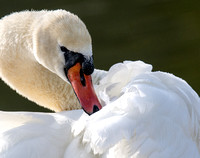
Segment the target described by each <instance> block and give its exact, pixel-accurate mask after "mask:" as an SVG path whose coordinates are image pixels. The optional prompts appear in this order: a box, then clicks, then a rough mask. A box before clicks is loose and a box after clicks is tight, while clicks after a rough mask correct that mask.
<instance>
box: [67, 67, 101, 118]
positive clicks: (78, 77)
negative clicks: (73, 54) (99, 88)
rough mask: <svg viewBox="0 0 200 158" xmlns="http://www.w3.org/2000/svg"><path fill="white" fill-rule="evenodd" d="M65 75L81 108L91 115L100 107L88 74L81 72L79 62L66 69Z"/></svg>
mask: <svg viewBox="0 0 200 158" xmlns="http://www.w3.org/2000/svg"><path fill="white" fill-rule="evenodd" d="M67 77H68V79H69V81H70V82H71V85H72V87H73V89H74V92H75V94H76V96H77V98H78V100H79V102H80V104H81V105H82V108H83V110H84V111H85V112H86V113H87V114H89V115H91V114H93V113H95V112H97V111H99V110H100V109H101V108H102V106H101V104H100V102H99V100H98V98H97V96H96V94H95V91H94V88H93V85H92V78H91V76H90V75H85V74H84V73H83V71H82V67H81V64H80V63H77V64H75V65H74V66H73V67H71V68H70V69H69V70H68V72H67Z"/></svg>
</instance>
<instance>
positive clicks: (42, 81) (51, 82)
mask: <svg viewBox="0 0 200 158" xmlns="http://www.w3.org/2000/svg"><path fill="white" fill-rule="evenodd" d="M41 14H42V15H41ZM63 14H64V15H66V14H67V17H65V16H64V15H63ZM22 17H23V19H21V18H22ZM30 17H31V18H30ZM35 17H36V19H37V20H36V21H37V22H35V23H34V21H35V20H34V19H35ZM59 17H62V18H63V19H66V21H68V22H67V24H68V25H66V26H65V25H64V26H65V27H64V26H63V27H60V24H59V22H60V20H61V19H62V18H61V19H60V18H59ZM57 18H58V19H59V20H56V19H57ZM30 19H31V20H30ZM69 19H71V20H69ZM49 20H50V21H49ZM51 20H53V21H51ZM74 20H75V21H74ZM4 21H5V22H4ZM19 21H21V22H19ZM24 21H26V22H27V23H25V24H24ZM61 21H62V20H61ZM77 21H78V22H77ZM43 22H45V23H43ZM55 22H56V23H55ZM33 23H34V24H33ZM14 24H15V25H14ZM57 24H58V26H59V27H58V28H57ZM16 25H18V27H17V28H18V29H21V30H16ZM37 25H39V26H40V27H41V26H42V27H41V28H42V32H40V31H39V36H40V40H37V41H36V43H34V42H33V44H32V41H34V39H36V37H34V39H30V38H31V37H32V34H31V33H32V32H34V31H33V30H34V29H35V28H37V27H36V26H37ZM43 25H44V26H43ZM46 25H47V26H51V27H52V28H51V27H47V26H46ZM77 25H78V26H77ZM30 26H31V29H29V32H28V33H27V32H26V31H27V30H24V27H25V28H30ZM72 26H73V27H72ZM76 26H77V27H76ZM79 27H80V28H79ZM0 28H5V29H4V30H3V29H0V34H1V37H2V39H3V41H1V42H0V53H1V54H0V74H1V76H2V79H3V80H4V81H5V82H6V83H8V84H9V85H10V86H11V87H12V88H13V89H16V90H17V91H18V92H19V93H20V94H22V95H25V96H27V97H28V98H29V99H31V100H33V101H35V102H37V103H38V104H40V105H42V106H45V107H48V108H50V109H52V110H55V111H62V110H64V109H72V108H78V107H79V106H78V105H77V106H75V107H74V106H72V105H73V103H71V102H74V103H77V101H76V97H74V95H73V93H72V90H71V88H70V86H69V84H67V83H66V82H65V81H67V80H66V77H65V74H64V73H63V72H62V71H63V67H64V66H63V65H64V64H63V60H64V57H63V56H64V55H63V54H62V52H61V51H60V47H59V46H58V44H59V45H66V46H68V47H67V48H68V49H70V50H73V51H74V52H81V53H82V54H84V53H86V52H88V51H85V50H90V49H91V48H86V47H87V46H88V45H89V46H88V47H91V43H90V42H91V41H90V38H89V42H88V43H87V42H86V43H85V42H84V41H87V40H82V39H85V37H84V36H87V37H89V33H88V32H87V31H86V28H85V25H84V24H83V23H82V22H81V21H80V20H78V18H77V17H76V16H74V15H72V14H70V13H68V12H65V11H61V10H58V11H51V12H48V11H41V12H21V13H14V14H12V15H10V16H8V17H6V18H4V19H2V20H1V21H0ZM9 28H12V29H9ZM81 28H82V29H83V30H82V29H81ZM32 29H33V30H32ZM54 29H55V30H56V31H55V30H54ZM7 30H8V31H7ZM23 30H24V32H23ZM18 31H20V32H21V33H20V34H19V32H18ZM49 31H51V32H49ZM54 31H55V32H54ZM65 31H66V32H65ZM52 32H53V33H52ZM83 32H84V33H83ZM50 33H52V34H50ZM65 33H67V34H65ZM44 34H45V35H44ZM74 34H75V35H74ZM34 35H35V34H34ZM48 36H50V37H48ZM59 36H65V37H71V38H73V40H69V41H66V43H65V44H63V43H62V42H61V41H62V40H61V39H65V38H64V37H63V38H59ZM79 36H80V38H82V39H80V38H78V39H77V37H79ZM8 37H9V38H8ZM43 38H44V39H43ZM54 38H59V39H60V40H58V42H55V39H54ZM79 40H80V41H79ZM64 41H65V40H64ZM71 41H73V42H72V43H71V45H70V44H69V45H68V42H71ZM78 41H79V42H78ZM77 42H78V44H77ZM82 42H83V43H82ZM55 43H56V48H54V47H55ZM35 44H36V46H37V47H38V48H41V49H39V50H48V51H49V52H51V53H54V55H53V56H56V58H53V57H52V56H51V55H49V54H44V56H42V55H41V56H40V55H39V56H37V55H35V54H37V53H34V55H32V54H28V53H31V52H32V51H33V52H37V49H36V48H34V45H35ZM24 48H25V50H26V51H27V52H23V51H24ZM32 48H33V49H32ZM55 49H56V50H55ZM61 49H64V50H65V48H63V47H62V48H61ZM19 50H22V52H23V53H26V55H24V54H23V55H22V54H19V52H18V51H19ZM53 50H54V52H53ZM5 52H6V53H5ZM42 52H43V51H42ZM56 53H58V54H60V55H56ZM84 55H85V54H84ZM86 55H88V54H87V53H86ZM89 56H91V54H89ZM62 58H63V59H62ZM38 62H39V63H40V64H41V65H43V66H41V65H40V64H39V63H38ZM61 63H62V64H61ZM73 65H74V64H73ZM89 65H90V64H89ZM83 67H84V66H83ZM72 68H73V67H72ZM49 70H50V71H49ZM69 70H70V69H69ZM151 70H152V66H151V65H148V64H145V63H143V62H141V61H136V62H131V61H125V62H123V63H119V64H116V65H114V66H112V67H111V68H110V70H109V71H108V72H105V71H100V70H95V71H94V73H93V82H94V86H95V89H96V92H97V95H98V97H99V99H100V101H101V103H102V105H106V106H105V107H104V108H103V109H101V110H100V111H98V112H96V113H94V114H93V115H91V116H88V115H87V114H85V113H84V112H82V110H73V111H65V112H59V113H53V114H46V113H24V112H13V113H12V112H1V113H0V157H3V158H14V157H20V158H27V157H33V158H37V157H38V158H39V157H48V158H55V157H58V158H62V157H65V158H68V157H70V158H71V157H86V158H89V157H110V158H112V157H119V158H123V157H126V158H129V157H133V158H149V157H150V158H160V157H162V158H169V157H172V158H179V157H181V158H188V157H192V158H199V157H200V145H199V142H200V140H199V138H200V129H199V125H200V124H199V123H200V110H199V106H200V99H199V96H198V95H197V94H196V93H195V92H194V91H193V90H192V88H191V87H190V86H189V85H188V84H187V83H186V82H185V81H183V80H182V79H180V78H177V77H175V76H173V75H172V74H168V73H164V72H152V71H151ZM52 72H53V73H52ZM86 73H87V72H86ZM58 76H59V77H60V78H62V79H60V78H59V77H58ZM84 77H85V78H86V77H87V76H86V75H84ZM83 79H84V78H83ZM77 84H78V83H77ZM74 87H76V85H74ZM32 93H33V94H32ZM76 93H77V91H76ZM69 95H70V97H69ZM72 96H73V97H72ZM43 97H44V98H43ZM95 101H96V102H97V100H96V99H95ZM68 105H69V106H68ZM91 105H93V104H91ZM99 107H100V105H99ZM86 110H88V109H87V107H86ZM97 110H98V109H97ZM90 112H91V111H90V110H89V112H88V113H90ZM92 112H95V111H92Z"/></svg>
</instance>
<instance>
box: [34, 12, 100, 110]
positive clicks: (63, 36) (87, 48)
mask: <svg viewBox="0 0 200 158" xmlns="http://www.w3.org/2000/svg"><path fill="white" fill-rule="evenodd" d="M33 28H34V34H33V53H34V56H35V58H36V60H37V61H38V62H39V63H40V64H41V65H43V66H44V67H45V68H47V69H48V70H50V71H51V72H53V73H55V74H57V75H58V76H59V77H60V78H62V79H63V80H64V81H66V82H68V83H70V84H71V85H72V87H73V89H74V92H75V94H76V96H77V98H78V100H79V102H80V104H81V105H82V108H83V109H84V111H85V112H86V113H88V114H92V113H94V112H96V111H98V110H100V109H101V108H102V107H101V105H100V103H99V101H98V99H97V96H96V94H95V92H94V89H93V85H92V80H91V76H90V75H91V74H92V73H93V71H94V65H93V56H92V44H91V37H90V34H89V32H88V30H87V28H86V26H85V24H84V23H83V22H82V21H81V20H80V19H79V18H78V17H77V16H76V15H74V14H71V13H70V12H67V11H64V10H57V11H52V12H48V13H45V15H44V16H42V17H41V18H39V19H38V21H37V22H36V23H35V25H34V26H33Z"/></svg>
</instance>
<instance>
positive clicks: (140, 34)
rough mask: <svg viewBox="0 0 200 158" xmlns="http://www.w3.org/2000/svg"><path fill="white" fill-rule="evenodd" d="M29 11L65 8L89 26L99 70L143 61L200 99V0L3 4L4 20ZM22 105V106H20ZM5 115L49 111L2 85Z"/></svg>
mask: <svg viewBox="0 0 200 158" xmlns="http://www.w3.org/2000/svg"><path fill="white" fill-rule="evenodd" d="M26 9H35V10H40V9H66V10H69V11H71V12H73V13H75V14H77V15H78V16H79V17H80V18H81V19H82V20H83V21H84V22H85V24H86V25H87V27H88V30H89V32H90V34H91V36H92V39H93V53H94V57H95V66H96V67H97V68H99V69H106V70H107V69H108V68H109V67H110V66H111V65H113V64H114V63H117V62H121V61H123V60H142V61H145V62H147V63H150V64H152V65H153V67H154V70H161V71H166V72H171V73H173V74H175V75H176V76H179V77H181V78H183V79H185V80H186V81H187V82H188V83H189V84H190V85H191V86H192V87H193V89H194V90H195V91H196V92H197V93H198V94H200V1H199V0H124V1H116V0H110V1H108V0H86V1H83V0H56V1H55V0H29V1H28V0H18V1H9V0H4V1H2V0H0V16H1V17H2V16H4V15H6V14H9V13H11V12H15V11H20V10H26ZM15 105H21V106H15ZM0 110H12V111H15V110H23V111H46V109H43V108H40V107H39V106H36V105H35V104H34V103H31V102H29V101H27V100H26V99H25V98H22V97H20V96H19V95H18V94H16V93H15V92H14V91H12V90H11V89H10V88H8V86H6V85H5V84H4V83H3V82H2V81H0Z"/></svg>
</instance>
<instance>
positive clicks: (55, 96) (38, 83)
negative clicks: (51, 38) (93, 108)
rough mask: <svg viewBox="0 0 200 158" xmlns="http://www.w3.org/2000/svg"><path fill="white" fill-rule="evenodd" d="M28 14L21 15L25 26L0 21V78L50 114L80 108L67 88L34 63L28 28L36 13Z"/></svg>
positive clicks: (65, 84)
mask: <svg viewBox="0 0 200 158" xmlns="http://www.w3.org/2000/svg"><path fill="white" fill-rule="evenodd" d="M28 14H29V13H28V12H27V16H26V17H24V15H21V16H22V17H21V18H23V19H24V18H27V19H26V20H27V23H26V25H25V24H21V23H19V22H18V18H19V17H20V15H17V17H18V18H16V17H15V15H14V14H13V15H11V16H13V20H12V21H11V20H10V19H9V18H8V19H7V18H4V19H3V20H1V21H0V36H1V39H2V40H1V41H0V77H1V78H2V80H4V81H5V82H6V83H7V84H8V85H9V86H10V87H11V88H13V89H14V90H16V91H17V92H18V93H19V94H21V95H22V96H25V97H27V98H28V99H29V100H31V101H33V102H35V103H37V104H39V105H41V106H44V107H46V108H49V109H51V110H53V111H62V110H71V109H78V108H80V105H79V102H78V100H77V98H76V96H75V94H74V92H73V89H72V88H71V85H70V84H69V83H66V82H65V81H63V80H62V79H61V78H59V77H58V76H57V75H56V74H54V73H52V72H50V71H49V70H47V69H46V68H44V67H43V66H42V65H40V64H39V63H38V62H37V61H36V59H35V57H34V55H33V53H32V51H33V44H32V41H33V39H32V32H33V30H31V28H32V25H33V22H34V21H35V20H34V19H37V16H38V15H37V14H38V13H35V14H29V15H28Z"/></svg>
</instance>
